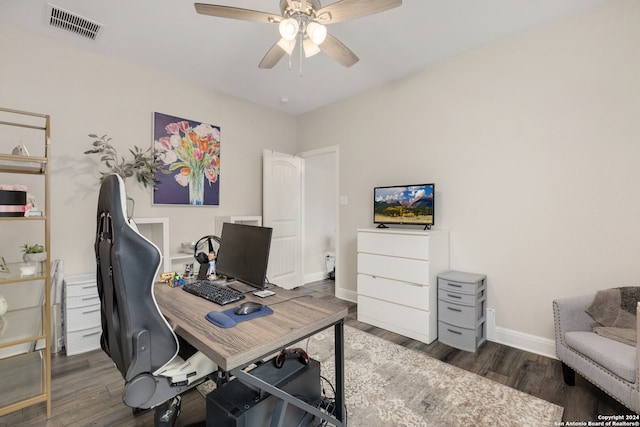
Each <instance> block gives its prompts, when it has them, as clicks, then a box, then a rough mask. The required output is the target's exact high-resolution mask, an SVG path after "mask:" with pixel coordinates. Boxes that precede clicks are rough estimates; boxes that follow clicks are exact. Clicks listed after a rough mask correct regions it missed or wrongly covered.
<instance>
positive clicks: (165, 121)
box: [153, 113, 220, 206]
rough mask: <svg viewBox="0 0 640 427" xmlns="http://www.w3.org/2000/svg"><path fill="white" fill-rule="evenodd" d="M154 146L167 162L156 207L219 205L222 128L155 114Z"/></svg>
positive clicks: (156, 192)
mask: <svg viewBox="0 0 640 427" xmlns="http://www.w3.org/2000/svg"><path fill="white" fill-rule="evenodd" d="M153 146H154V148H155V150H156V155H157V156H158V158H159V159H160V160H161V161H162V162H163V163H164V167H163V168H162V170H160V171H158V172H156V179H157V184H156V189H155V190H154V192H153V203H154V204H172V205H173V204H179V205H194V206H200V205H218V204H219V203H220V127H218V126H213V125H209V124H206V123H200V122H196V121H193V120H187V119H181V118H179V117H173V116H168V115H166V114H162V113H154V117H153Z"/></svg>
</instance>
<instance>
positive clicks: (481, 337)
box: [438, 271, 487, 353]
mask: <svg viewBox="0 0 640 427" xmlns="http://www.w3.org/2000/svg"><path fill="white" fill-rule="evenodd" d="M438 313H439V314H438V339H439V340H440V342H443V343H445V344H447V345H450V346H451V347H455V348H459V349H460V350H466V351H472V352H474V353H475V352H476V351H477V350H478V347H480V345H481V344H482V343H484V342H485V341H486V340H487V276H485V275H484V274H474V273H464V272H461V271H449V272H448V273H445V274H441V275H440V276H439V277H438Z"/></svg>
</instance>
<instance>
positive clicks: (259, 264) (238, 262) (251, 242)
mask: <svg viewBox="0 0 640 427" xmlns="http://www.w3.org/2000/svg"><path fill="white" fill-rule="evenodd" d="M272 231H273V230H272V229H271V228H269V227H257V226H255V225H246V224H233V223H230V222H225V223H224V224H223V225H222V234H220V248H219V249H218V258H217V259H216V270H217V272H218V273H220V274H223V275H225V276H227V277H229V278H234V279H236V280H238V281H240V282H242V283H246V284H247V285H250V286H252V287H254V288H257V289H264V288H265V284H266V278H267V265H268V263H269V250H270V248H271V233H272Z"/></svg>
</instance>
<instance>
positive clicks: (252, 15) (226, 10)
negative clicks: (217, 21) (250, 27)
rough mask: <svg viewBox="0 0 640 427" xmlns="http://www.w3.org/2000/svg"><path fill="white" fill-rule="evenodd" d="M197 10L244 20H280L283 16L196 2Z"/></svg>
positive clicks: (206, 13)
mask: <svg viewBox="0 0 640 427" xmlns="http://www.w3.org/2000/svg"><path fill="white" fill-rule="evenodd" d="M194 6H195V7H196V12H198V13H199V14H201V15H209V16H217V17H219V18H229V19H240V20H242V21H257V22H266V23H273V22H280V20H281V19H282V17H281V16H280V15H276V14H273V13H267V12H259V11H257V10H251V9H242V8H239V7H231V6H218V5H215V4H207V3H194Z"/></svg>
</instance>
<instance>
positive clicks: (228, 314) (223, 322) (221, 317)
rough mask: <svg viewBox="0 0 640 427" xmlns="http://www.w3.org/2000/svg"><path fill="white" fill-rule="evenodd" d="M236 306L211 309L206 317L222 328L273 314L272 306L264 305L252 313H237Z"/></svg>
mask: <svg viewBox="0 0 640 427" xmlns="http://www.w3.org/2000/svg"><path fill="white" fill-rule="evenodd" d="M235 309H236V307H233V308H230V309H228V310H224V311H210V312H209V313H207V315H206V316H205V318H206V319H207V320H208V321H209V322H211V323H213V324H214V325H216V326H220V327H221V328H231V327H233V326H235V325H236V324H238V323H240V322H244V321H245V320H251V319H255V318H256V317H262V316H268V315H270V314H273V310H272V309H271V308H270V307H266V306H265V307H262V308H261V309H260V310H258V311H254V312H253V313H250V314H235V313H234V311H235Z"/></svg>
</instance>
